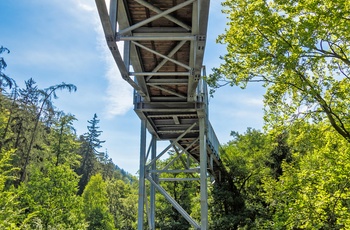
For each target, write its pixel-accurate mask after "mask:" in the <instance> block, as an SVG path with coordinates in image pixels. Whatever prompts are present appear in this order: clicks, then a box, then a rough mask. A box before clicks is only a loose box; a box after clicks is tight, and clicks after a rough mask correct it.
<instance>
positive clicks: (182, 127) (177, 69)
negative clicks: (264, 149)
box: [95, 0, 223, 230]
mask: <svg viewBox="0 0 350 230" xmlns="http://www.w3.org/2000/svg"><path fill="white" fill-rule="evenodd" d="M95 1H96V5H97V8H98V12H99V16H100V19H101V22H102V26H103V29H104V33H105V36H106V41H107V44H108V46H109V49H110V51H111V53H112V55H113V57H114V60H115V62H116V64H117V66H118V68H119V70H120V73H121V75H122V77H123V79H124V80H126V81H127V82H128V83H129V84H130V85H131V86H132V87H133V88H134V90H135V93H134V106H135V107H134V110H135V112H136V113H137V115H138V116H139V118H140V119H141V143H140V191H139V192H140V194H139V220H138V221H139V225H138V229H139V230H141V229H144V226H143V222H144V206H145V205H146V206H148V204H147V200H148V198H147V195H145V194H146V190H145V181H147V180H148V181H149V182H150V184H151V191H150V198H149V199H150V208H147V210H148V223H149V228H150V229H155V226H154V218H155V217H154V215H155V214H154V213H155V212H154V209H155V204H154V202H155V201H154V199H155V197H154V193H155V189H156V190H157V191H158V192H160V193H162V194H163V195H164V196H165V198H166V199H168V201H169V202H170V203H171V204H172V205H173V206H174V207H175V208H176V209H177V210H178V211H179V212H180V213H181V214H182V215H183V216H184V218H186V219H187V220H188V221H189V222H190V223H191V224H192V225H193V226H194V228H195V229H207V228H208V226H207V221H208V216H207V215H208V208H207V198H208V197H207V183H208V180H207V175H208V172H209V174H210V176H211V177H212V179H213V180H220V177H221V172H222V170H223V167H222V165H221V161H220V157H219V142H218V139H217V137H216V135H215V132H214V130H213V128H212V126H211V124H210V122H209V119H208V92H207V86H206V83H205V82H204V81H203V79H202V76H203V75H205V68H204V67H203V56H204V50H205V42H206V34H207V23H208V12H209V0H148V1H146V0H111V1H110V6H109V10H107V7H106V3H105V0H95ZM117 27H118V29H117ZM121 41H122V42H123V43H122V44H123V45H124V50H123V55H122V54H121V52H120V51H119V48H118V46H117V42H121ZM146 129H147V130H148V132H149V133H150V134H151V135H152V140H151V142H150V144H149V148H148V150H147V144H146ZM160 140H168V141H170V144H169V146H167V147H166V148H165V149H164V150H163V151H161V152H160V153H157V149H156V146H157V145H156V143H157V141H160ZM169 149H173V150H174V151H175V152H176V153H177V157H176V158H175V159H174V160H177V159H180V158H181V157H183V156H187V157H188V159H189V160H191V161H193V162H196V163H197V164H198V165H199V167H198V168H190V164H189V163H187V164H186V163H185V162H184V164H183V168H182V169H178V170H172V171H171V170H169V167H170V165H168V166H166V167H165V168H162V169H159V168H158V167H157V165H156V162H157V160H158V159H160V158H161V157H162V156H163V155H164V154H165V153H166V152H167V151H168V150H169ZM188 162H189V161H188ZM164 172H167V173H171V172H174V173H177V172H184V173H191V175H193V173H197V175H198V178H183V179H184V180H185V179H187V180H193V179H198V180H200V184H201V198H200V199H201V223H200V224H198V222H197V221H196V220H194V219H193V218H192V217H191V216H190V215H189V214H188V213H187V212H186V211H185V210H183V209H182V208H181V206H180V205H179V204H178V203H177V202H176V201H175V200H174V199H173V198H172V197H170V196H169V194H168V193H167V192H166V191H164V189H163V188H162V187H161V186H160V184H159V181H162V178H160V176H161V174H162V173H164ZM164 180H166V179H165V178H164ZM173 180H175V178H174V179H173ZM167 181H172V179H169V178H167ZM145 196H146V197H145Z"/></svg>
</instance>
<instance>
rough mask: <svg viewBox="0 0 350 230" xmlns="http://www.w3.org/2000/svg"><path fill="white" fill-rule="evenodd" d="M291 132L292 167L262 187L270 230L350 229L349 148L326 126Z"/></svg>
mask: <svg viewBox="0 0 350 230" xmlns="http://www.w3.org/2000/svg"><path fill="white" fill-rule="evenodd" d="M292 131H293V132H291V133H290V138H289V140H288V142H289V146H290V147H291V148H292V152H293V161H292V162H290V163H288V162H286V161H284V162H283V163H282V169H283V174H282V175H281V176H280V177H279V180H275V179H273V178H269V179H268V178H267V179H266V180H265V181H264V184H263V187H264V189H265V191H266V192H265V195H264V196H265V198H266V202H267V203H268V204H269V208H270V211H271V212H272V213H273V218H272V221H271V222H269V223H266V224H267V226H266V229H272V228H273V229H348V228H350V218H349V210H350V202H349V201H350V192H349V183H350V181H349V178H350V175H349V172H350V171H349V170H350V164H349V153H350V152H349V151H350V147H349V143H348V142H347V141H346V140H345V139H343V138H340V135H339V134H338V133H337V132H335V131H334V130H330V129H329V127H327V126H325V125H315V124H308V123H305V122H301V123H299V124H298V126H297V127H293V128H292ZM305 150H307V151H305Z"/></svg>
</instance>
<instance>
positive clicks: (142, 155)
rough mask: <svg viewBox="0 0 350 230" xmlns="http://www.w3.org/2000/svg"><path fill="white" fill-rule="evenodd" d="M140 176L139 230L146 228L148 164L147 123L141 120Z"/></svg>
mask: <svg viewBox="0 0 350 230" xmlns="http://www.w3.org/2000/svg"><path fill="white" fill-rule="evenodd" d="M140 138H141V140H140V176H139V202H138V216H137V226H138V227H137V229H138V230H143V228H144V222H143V218H144V209H145V208H144V206H145V193H146V190H145V163H146V121H144V120H141V135H140Z"/></svg>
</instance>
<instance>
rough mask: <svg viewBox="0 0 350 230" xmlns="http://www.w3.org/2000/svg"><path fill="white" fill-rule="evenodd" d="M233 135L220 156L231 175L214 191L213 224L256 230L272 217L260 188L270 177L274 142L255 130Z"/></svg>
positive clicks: (226, 227)
mask: <svg viewBox="0 0 350 230" xmlns="http://www.w3.org/2000/svg"><path fill="white" fill-rule="evenodd" d="M231 136H232V137H233V140H231V141H229V142H228V143H227V144H226V145H224V146H223V147H222V151H221V154H220V155H221V160H222V162H223V164H224V165H225V166H226V170H227V172H228V174H229V176H228V177H227V178H226V181H223V182H221V183H219V184H218V185H215V186H214V188H213V191H212V195H213V201H212V202H213V203H212V204H211V206H212V214H211V215H212V220H213V223H212V225H213V228H214V229H240V228H242V229H257V228H258V227H261V223H260V222H261V220H262V219H264V220H266V219H269V218H270V217H269V213H268V212H267V205H266V203H265V201H264V197H263V192H264V190H263V188H262V186H261V185H262V182H263V181H264V178H265V177H270V175H271V171H272V170H271V169H270V168H269V167H267V163H268V162H270V161H271V155H270V152H271V151H272V149H273V148H272V147H273V146H274V143H273V141H272V140H271V139H270V138H269V136H268V135H266V134H264V133H262V132H260V131H258V130H255V129H252V128H248V129H247V131H246V132H245V133H244V134H239V133H238V132H231Z"/></svg>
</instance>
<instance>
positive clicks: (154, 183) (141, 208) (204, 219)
mask: <svg viewBox="0 0 350 230" xmlns="http://www.w3.org/2000/svg"><path fill="white" fill-rule="evenodd" d="M196 125H197V124H193V125H192V126H191V127H189V128H188V129H187V130H186V131H185V132H184V133H182V134H180V135H179V137H178V138H177V139H175V140H171V141H170V144H169V145H168V146H167V147H165V148H164V149H163V150H162V151H161V152H159V153H158V154H157V141H158V140H157V138H156V136H155V135H152V139H151V141H150V143H149V145H148V147H147V144H146V137H147V135H146V130H147V129H146V127H147V121H145V120H141V135H140V138H141V140H140V169H139V173H140V175H139V201H138V230H143V229H145V220H146V219H147V221H148V225H149V229H151V230H155V229H156V226H155V219H156V218H155V215H156V205H155V203H156V196H155V194H156V192H158V193H159V194H161V195H163V196H164V198H165V199H166V200H167V201H168V202H169V204H171V205H172V206H173V207H174V208H175V209H176V210H177V211H178V212H179V213H180V214H181V215H182V216H183V217H184V218H185V219H186V220H187V221H188V222H189V223H190V224H191V225H192V226H193V227H194V229H198V230H199V229H202V230H207V229H208V202H207V201H208V186H207V185H208V184H207V183H208V177H207V175H208V171H207V162H208V155H207V150H206V148H207V140H206V138H207V135H206V119H205V118H200V119H199V132H200V135H199V138H197V139H195V140H193V142H192V144H191V145H189V147H187V148H186V149H184V148H183V147H182V146H181V145H179V143H178V142H179V141H180V140H181V139H182V138H183V137H184V136H185V135H186V134H187V133H189V132H190V131H191V129H193V128H194V127H195V126H196ZM198 142H199V148H200V162H198V161H197V160H196V159H195V158H193V157H192V156H191V154H189V152H188V151H187V150H188V149H189V148H190V147H191V146H192V145H193V144H196V143H197V144H198ZM171 149H173V150H174V151H175V153H176V154H177V156H176V157H174V158H173V159H172V160H171V161H170V162H169V163H168V164H167V165H166V166H164V167H163V168H157V161H158V160H159V159H160V158H162V157H163V156H164V155H165V154H166V153H167V152H168V151H169V150H171ZM183 155H185V156H186V157H187V158H186V160H187V161H186V162H184V161H182V165H183V168H180V169H172V170H171V169H169V168H170V167H171V166H173V165H174V163H175V162H176V161H178V160H181V159H182V158H181V157H182V156H183ZM191 162H192V163H197V165H198V166H199V167H196V168H191V167H190V166H191ZM162 173H190V174H191V175H192V177H186V178H159V177H160V174H162ZM194 174H196V176H195V177H193V175H194ZM162 181H167V182H175V181H177V182H179V181H199V182H200V207H201V210H200V216H201V219H200V223H198V221H197V220H195V219H193V218H192V217H191V216H190V214H189V213H188V212H187V211H186V210H185V209H184V208H182V207H181V205H180V204H179V203H178V202H177V201H176V200H175V199H174V198H173V197H172V196H171V195H170V194H169V193H168V192H167V191H166V190H165V189H164V188H163V187H162V186H161V184H160V182H162ZM146 182H148V183H149V185H150V186H146ZM147 188H148V189H149V192H148V191H147ZM148 202H149V203H148ZM145 214H146V215H147V217H145Z"/></svg>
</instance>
